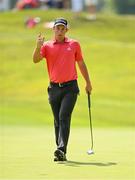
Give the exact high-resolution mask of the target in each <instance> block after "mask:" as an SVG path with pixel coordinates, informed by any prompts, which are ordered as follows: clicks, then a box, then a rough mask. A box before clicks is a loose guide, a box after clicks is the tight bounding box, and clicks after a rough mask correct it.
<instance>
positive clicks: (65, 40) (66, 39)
mask: <svg viewBox="0 0 135 180" xmlns="http://www.w3.org/2000/svg"><path fill="white" fill-rule="evenodd" d="M69 41H70V40H69V38H67V37H65V38H64V43H66V42H67V43H68V42H69ZM57 43H58V42H57V41H56V39H53V44H57Z"/></svg>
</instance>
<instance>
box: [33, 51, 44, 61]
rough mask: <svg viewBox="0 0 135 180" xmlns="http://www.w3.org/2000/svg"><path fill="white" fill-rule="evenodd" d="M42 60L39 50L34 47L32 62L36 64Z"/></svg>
mask: <svg viewBox="0 0 135 180" xmlns="http://www.w3.org/2000/svg"><path fill="white" fill-rule="evenodd" d="M42 59H43V57H42V56H41V54H40V48H38V47H36V48H35V49H34V52H33V62H34V63H38V62H39V61H41V60H42Z"/></svg>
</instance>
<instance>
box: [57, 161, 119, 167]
mask: <svg viewBox="0 0 135 180" xmlns="http://www.w3.org/2000/svg"><path fill="white" fill-rule="evenodd" d="M59 164H65V165H66V166H75V167H77V166H82V165H83V166H100V167H105V166H114V165H117V163H115V162H106V163H100V162H78V161H66V162H59Z"/></svg>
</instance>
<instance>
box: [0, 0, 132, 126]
mask: <svg viewBox="0 0 135 180" xmlns="http://www.w3.org/2000/svg"><path fill="white" fill-rule="evenodd" d="M134 13H135V0H93V1H91V0H80V1H79V0H77V1H75V0H18V1H17V0H12V1H11V0H1V1H0V38H1V40H0V51H1V53H0V62H1V66H0V99H1V101H0V112H1V116H0V117H1V122H0V124H3V125H22V124H23V125H46V124H47V125H52V124H53V120H52V118H53V117H52V114H51V110H50V106H49V104H48V95H47V91H46V89H47V86H48V83H49V82H48V75H47V69H46V63H45V61H43V62H41V63H39V64H36V65H35V64H33V62H32V53H33V49H34V47H35V43H36V37H37V35H38V33H39V32H41V33H42V34H43V35H44V36H45V39H46V40H49V39H51V38H52V35H53V33H52V29H51V28H52V25H53V21H54V19H55V18H57V17H65V18H67V19H68V21H69V24H70V31H69V32H68V36H69V37H71V38H75V39H77V40H78V41H80V43H81V46H82V51H83V54H84V59H85V62H86V64H87V66H88V69H89V72H90V76H91V81H92V84H93V93H92V116H93V119H94V122H93V123H94V126H99V127H104V126H111V127H112V126H114V127H116V126H119V127H121V126H122V127H123V126H124V127H125V126H126V127H127V126H133V125H134V115H135V112H134V107H135V104H134V100H135V96H134V90H135V89H134V88H135V84H134V83H135V71H134V67H135V66H134V65H135V63H134V59H135V53H134V52H135V33H134V32H135V16H134ZM78 74H79V78H78V81H79V86H80V96H79V98H78V103H77V105H76V107H75V111H74V113H73V119H74V120H73V121H72V124H73V126H87V125H88V120H87V119H88V112H87V96H86V94H85V90H84V88H85V82H84V80H83V79H82V77H81V75H80V72H79V71H78Z"/></svg>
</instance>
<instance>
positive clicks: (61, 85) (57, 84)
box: [50, 80, 77, 87]
mask: <svg viewBox="0 0 135 180" xmlns="http://www.w3.org/2000/svg"><path fill="white" fill-rule="evenodd" d="M75 82H77V80H72V81H67V82H63V83H55V82H50V85H51V86H52V87H53V86H56V87H64V86H68V85H72V84H73V83H75Z"/></svg>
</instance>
